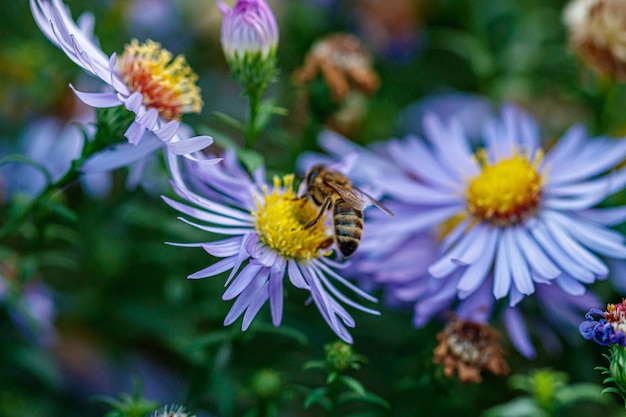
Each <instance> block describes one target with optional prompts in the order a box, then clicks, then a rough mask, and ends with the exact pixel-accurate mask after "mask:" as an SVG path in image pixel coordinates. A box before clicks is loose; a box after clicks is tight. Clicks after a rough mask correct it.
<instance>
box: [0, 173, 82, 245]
mask: <svg viewBox="0 0 626 417" xmlns="http://www.w3.org/2000/svg"><path fill="white" fill-rule="evenodd" d="M79 176H80V172H79V170H78V169H77V168H75V166H74V164H72V166H71V167H70V169H69V170H68V171H67V172H66V173H65V175H63V177H61V178H60V179H59V180H57V181H55V182H53V183H50V184H48V186H47V187H46V189H45V190H44V191H43V192H41V194H39V195H38V196H37V197H35V198H34V199H32V200H31V201H30V203H29V204H28V205H27V206H26V207H24V208H23V209H22V211H21V212H20V213H19V214H18V215H17V216H15V217H13V218H12V219H11V220H9V221H8V222H7V223H6V224H5V225H4V226H2V228H0V241H3V240H4V239H6V238H8V237H9V236H11V235H12V234H13V233H15V232H16V231H17V230H19V228H20V227H21V226H22V224H23V223H24V221H26V219H27V218H28V217H29V215H30V214H32V213H33V212H34V211H35V210H36V209H37V208H38V207H39V206H40V205H41V203H42V202H44V201H46V200H48V199H50V198H51V197H53V196H54V195H55V194H56V193H57V192H59V191H61V190H62V189H63V188H65V187H66V186H68V185H69V184H71V183H72V182H74V181H75V180H76V179H78V177H79Z"/></svg>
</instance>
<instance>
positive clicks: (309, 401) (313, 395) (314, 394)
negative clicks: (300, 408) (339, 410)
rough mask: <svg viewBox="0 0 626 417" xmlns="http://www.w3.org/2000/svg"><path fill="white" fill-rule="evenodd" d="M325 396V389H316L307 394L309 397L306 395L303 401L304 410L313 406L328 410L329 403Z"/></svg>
mask: <svg viewBox="0 0 626 417" xmlns="http://www.w3.org/2000/svg"><path fill="white" fill-rule="evenodd" d="M326 395H327V390H326V387H320V388H316V389H314V390H313V391H311V392H309V395H307V396H306V398H305V399H304V409H305V410H306V409H307V408H309V407H311V406H312V405H314V404H319V405H321V406H322V407H323V408H324V409H326V410H328V409H329V408H330V407H331V403H330V401H329V400H328V398H326Z"/></svg>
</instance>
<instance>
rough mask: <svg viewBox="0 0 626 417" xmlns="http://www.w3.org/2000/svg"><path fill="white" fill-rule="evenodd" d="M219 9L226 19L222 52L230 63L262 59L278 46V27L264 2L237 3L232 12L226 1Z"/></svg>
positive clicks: (251, 0)
mask: <svg viewBox="0 0 626 417" xmlns="http://www.w3.org/2000/svg"><path fill="white" fill-rule="evenodd" d="M218 7H219V9H220V11H221V12H222V15H224V21H223V22H222V48H223V49H224V54H225V55H226V57H227V58H228V59H233V58H235V57H236V55H239V58H242V57H243V55H244V54H246V53H257V52H260V53H261V55H262V56H263V57H267V56H268V55H269V54H271V53H273V52H275V50H276V47H277V46H278V25H277V24H276V18H275V17H274V14H273V13H272V10H271V9H270V8H269V6H268V5H267V3H266V2H265V0H238V1H237V3H236V4H235V6H234V7H233V8H232V9H231V8H229V7H228V6H227V5H226V4H225V3H224V2H223V1H220V2H218Z"/></svg>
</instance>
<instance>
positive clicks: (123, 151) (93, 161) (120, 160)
mask: <svg viewBox="0 0 626 417" xmlns="http://www.w3.org/2000/svg"><path fill="white" fill-rule="evenodd" d="M162 146H163V144H162V143H161V142H159V141H158V140H150V139H149V138H148V137H146V140H144V141H142V142H141V143H140V144H138V145H136V146H135V145H132V144H130V143H120V144H119V145H115V146H112V147H110V148H108V149H105V150H104V151H101V152H98V153H96V154H95V155H93V156H92V157H90V158H88V159H87V161H85V163H84V164H83V166H82V167H81V168H80V169H81V171H82V172H85V173H91V172H103V171H112V170H114V169H118V168H121V167H124V166H128V165H130V164H132V163H135V162H137V161H140V160H141V159H143V158H146V157H148V156H149V155H150V154H152V153H154V152H156V151H157V150H158V149H159V148H160V147H162Z"/></svg>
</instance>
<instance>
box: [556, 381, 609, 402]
mask: <svg viewBox="0 0 626 417" xmlns="http://www.w3.org/2000/svg"><path fill="white" fill-rule="evenodd" d="M602 389H603V387H602V386H600V385H597V384H591V383H580V384H574V385H570V386H567V387H563V388H561V389H559V390H558V391H557V392H556V400H557V401H558V402H559V403H561V404H562V405H563V406H568V405H571V404H574V403H577V402H580V401H589V402H595V403H599V404H606V403H607V402H609V399H608V398H606V397H604V396H602V395H601V393H602Z"/></svg>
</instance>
